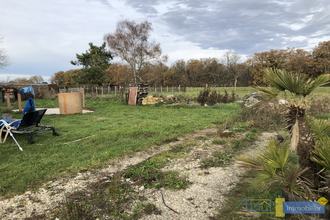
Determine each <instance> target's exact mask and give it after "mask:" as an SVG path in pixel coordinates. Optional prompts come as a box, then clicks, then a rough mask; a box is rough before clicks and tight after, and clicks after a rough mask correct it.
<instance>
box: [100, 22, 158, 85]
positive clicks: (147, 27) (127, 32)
mask: <svg viewBox="0 0 330 220" xmlns="http://www.w3.org/2000/svg"><path fill="white" fill-rule="evenodd" d="M151 30H152V27H151V23H150V22H148V21H144V22H141V23H139V24H137V23H135V22H134V21H128V20H124V21H121V22H119V23H118V24H117V28H116V32H115V33H113V34H106V35H105V36H104V40H105V41H106V42H107V43H108V46H109V47H110V50H112V53H113V54H114V55H116V56H119V57H120V58H121V59H122V60H124V61H126V62H127V63H128V65H129V67H130V69H131V71H132V74H133V78H134V81H135V83H137V81H138V79H139V80H140V81H143V80H142V79H141V70H142V68H143V66H145V65H146V64H148V63H150V62H152V61H155V60H159V59H160V56H161V54H162V50H161V48H160V44H159V43H156V42H155V41H149V36H150V31H151Z"/></svg>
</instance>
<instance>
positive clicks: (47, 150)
mask: <svg viewBox="0 0 330 220" xmlns="http://www.w3.org/2000/svg"><path fill="white" fill-rule="evenodd" d="M24 104H25V103H23V106H24ZM15 105H17V103H13V104H12V106H15ZM35 105H36V107H46V108H47V107H57V106H58V104H57V100H49V99H40V100H39V99H37V100H35ZM86 108H89V109H94V110H95V112H94V113H88V114H75V115H45V116H44V118H43V120H42V123H43V124H45V125H52V126H55V128H56V131H57V132H58V133H59V134H60V136H58V137H53V136H52V135H51V132H49V133H43V134H39V135H35V138H34V139H35V141H36V143H35V144H32V145H30V144H28V143H27V139H28V137H27V136H25V135H15V137H16V139H17V141H18V142H19V143H20V144H21V146H22V147H23V149H24V151H23V152H21V151H19V150H18V148H17V146H16V144H15V143H14V141H13V140H12V139H11V138H10V137H8V140H7V142H6V143H5V144H2V145H1V147H0V152H1V154H0V175H1V179H0V195H2V196H11V195H14V194H17V193H22V192H24V191H25V190H27V189H29V188H32V189H33V188H37V187H39V186H40V185H41V184H42V183H44V182H46V181H49V180H52V179H55V178H58V177H59V176H62V175H67V174H72V173H76V172H78V171H79V170H81V169H91V168H98V167H102V166H103V165H104V164H105V163H106V162H107V161H110V160H111V159H114V158H118V157H121V156H123V155H126V154H131V153H133V152H137V151H143V150H145V149H147V148H150V147H152V146H155V145H159V144H162V143H164V142H168V141H171V140H173V139H175V138H177V137H179V136H183V135H185V134H188V133H191V132H193V131H195V130H198V129H202V128H205V127H210V126H215V125H217V124H221V123H222V122H224V121H225V120H228V118H230V117H231V116H233V115H235V112H236V110H238V109H239V105H238V104H236V103H232V104H225V105H220V106H216V107H196V106H180V107H177V106H175V107H166V106H128V105H124V104H121V103H120V102H117V101H114V100H113V99H110V98H107V97H104V98H90V99H87V100H86ZM0 110H1V111H2V112H3V111H6V104H5V103H1V104H0ZM12 114H13V117H14V118H21V117H22V116H21V113H12Z"/></svg>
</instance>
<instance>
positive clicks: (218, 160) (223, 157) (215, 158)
mask: <svg viewBox="0 0 330 220" xmlns="http://www.w3.org/2000/svg"><path fill="white" fill-rule="evenodd" d="M232 158H233V154H232V153H228V152H224V153H222V152H218V151H216V152H213V153H212V157H210V158H206V159H204V160H202V161H201V162H200V167H201V168H203V169H207V168H209V167H222V166H226V165H228V163H229V161H231V159H232Z"/></svg>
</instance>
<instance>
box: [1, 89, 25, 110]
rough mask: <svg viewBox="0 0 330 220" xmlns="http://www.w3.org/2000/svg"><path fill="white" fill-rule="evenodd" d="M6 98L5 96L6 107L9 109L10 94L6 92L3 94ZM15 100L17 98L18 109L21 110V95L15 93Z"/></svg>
mask: <svg viewBox="0 0 330 220" xmlns="http://www.w3.org/2000/svg"><path fill="white" fill-rule="evenodd" d="M5 96H6V98H7V108H8V109H11V103H10V94H9V93H7V94H5ZM17 100H18V109H19V111H20V112H21V111H23V108H22V95H21V94H19V93H17Z"/></svg>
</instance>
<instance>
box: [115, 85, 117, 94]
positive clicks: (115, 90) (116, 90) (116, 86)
mask: <svg viewBox="0 0 330 220" xmlns="http://www.w3.org/2000/svg"><path fill="white" fill-rule="evenodd" d="M116 95H117V86H115V96H116Z"/></svg>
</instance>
